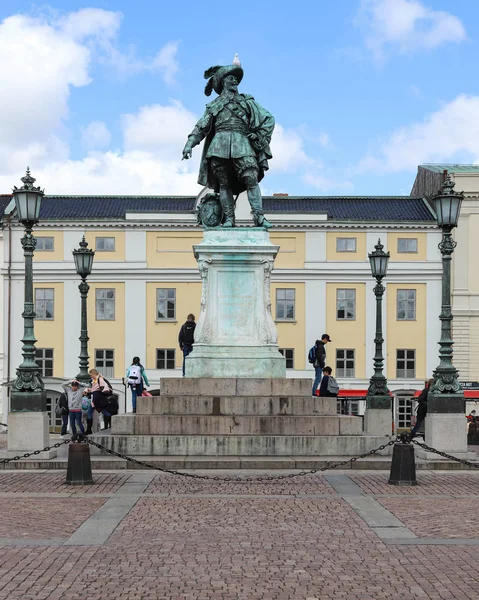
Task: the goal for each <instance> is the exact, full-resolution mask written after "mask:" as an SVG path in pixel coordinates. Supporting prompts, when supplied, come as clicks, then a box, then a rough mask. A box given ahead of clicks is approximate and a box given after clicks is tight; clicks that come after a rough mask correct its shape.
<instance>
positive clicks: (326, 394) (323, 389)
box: [319, 367, 338, 398]
mask: <svg viewBox="0 0 479 600" xmlns="http://www.w3.org/2000/svg"><path fill="white" fill-rule="evenodd" d="M330 377H333V370H332V369H331V367H324V369H323V378H322V379H321V385H320V387H319V395H320V396H321V398H337V397H338V393H337V392H336V393H335V394H333V393H332V392H330V391H329V390H328V384H329V378H330ZM333 381H336V380H335V379H334V377H333Z"/></svg>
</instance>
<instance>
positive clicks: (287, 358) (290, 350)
mask: <svg viewBox="0 0 479 600" xmlns="http://www.w3.org/2000/svg"><path fill="white" fill-rule="evenodd" d="M278 351H279V352H281V354H282V355H283V356H284V358H285V361H286V368H287V369H294V348H278ZM288 355H289V356H288ZM288 362H289V365H290V366H288Z"/></svg>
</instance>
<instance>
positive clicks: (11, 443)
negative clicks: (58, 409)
mask: <svg viewBox="0 0 479 600" xmlns="http://www.w3.org/2000/svg"><path fill="white" fill-rule="evenodd" d="M46 408H47V400H46V394H45V392H44V391H43V390H38V391H35V392H17V391H13V392H12V395H11V398H10V412H9V413H8V434H7V451H8V455H9V456H10V457H11V456H15V455H17V454H26V453H27V452H33V451H35V450H41V449H42V448H45V447H47V446H49V445H50V423H49V419H48V413H47V411H46ZM54 456H56V450H51V451H49V452H42V453H41V454H40V455H39V457H40V458H53V457H54Z"/></svg>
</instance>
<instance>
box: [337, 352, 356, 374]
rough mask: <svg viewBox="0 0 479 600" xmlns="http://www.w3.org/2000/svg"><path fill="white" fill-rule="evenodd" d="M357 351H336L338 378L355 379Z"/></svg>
mask: <svg viewBox="0 0 479 600" xmlns="http://www.w3.org/2000/svg"><path fill="white" fill-rule="evenodd" d="M354 353H355V351H354V350H351V349H344V348H342V349H338V350H336V376H337V377H354V359H355V356H354Z"/></svg>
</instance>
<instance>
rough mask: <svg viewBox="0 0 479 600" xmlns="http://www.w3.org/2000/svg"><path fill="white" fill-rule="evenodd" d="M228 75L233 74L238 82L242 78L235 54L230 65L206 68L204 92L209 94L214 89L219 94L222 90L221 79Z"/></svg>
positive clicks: (239, 64) (241, 71) (241, 70)
mask: <svg viewBox="0 0 479 600" xmlns="http://www.w3.org/2000/svg"><path fill="white" fill-rule="evenodd" d="M228 75H234V76H235V77H236V79H237V80H238V83H240V81H241V80H242V79H243V69H242V67H241V63H240V61H239V58H238V55H237V54H236V56H235V58H234V60H233V64H232V65H227V66H226V67H222V66H220V65H217V66H216V67H210V68H209V69H206V71H205V79H208V83H207V84H206V87H205V94H206V95H207V96H211V92H212V91H213V90H215V92H216V93H217V94H221V91H222V90H223V79H224V78H225V77H227V76H228Z"/></svg>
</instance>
